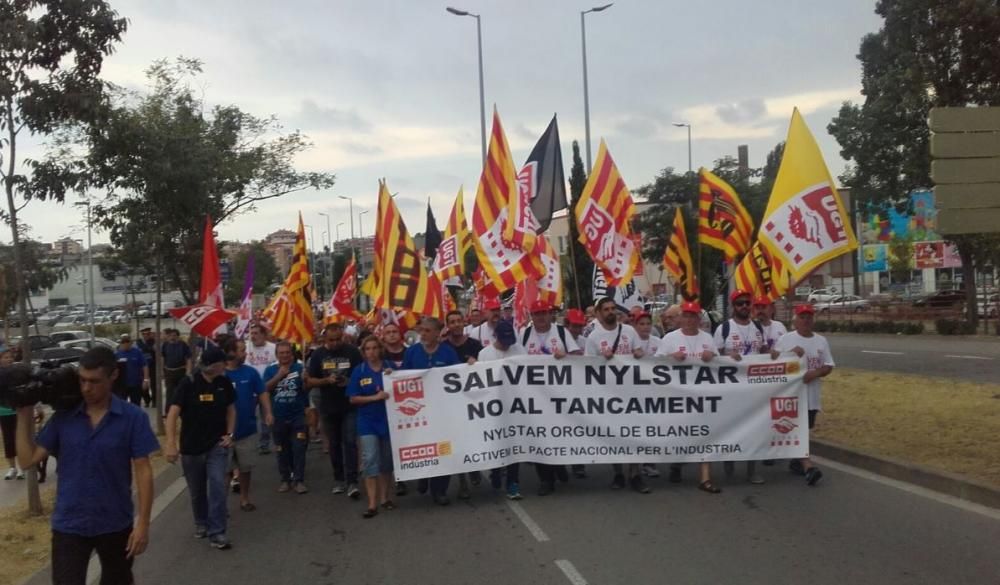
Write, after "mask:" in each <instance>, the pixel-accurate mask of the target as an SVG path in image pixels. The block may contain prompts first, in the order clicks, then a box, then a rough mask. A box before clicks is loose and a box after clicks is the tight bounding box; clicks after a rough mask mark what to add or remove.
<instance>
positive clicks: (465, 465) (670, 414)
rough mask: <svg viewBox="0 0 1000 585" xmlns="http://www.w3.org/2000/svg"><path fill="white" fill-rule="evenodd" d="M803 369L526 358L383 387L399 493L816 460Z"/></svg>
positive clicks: (414, 375)
mask: <svg viewBox="0 0 1000 585" xmlns="http://www.w3.org/2000/svg"><path fill="white" fill-rule="evenodd" d="M804 366H805V364H804V363H803V362H802V361H800V360H799V358H798V357H797V356H795V355H794V354H787V355H783V356H781V357H779V359H778V360H776V361H772V360H771V359H770V357H769V356H766V355H763V356H746V357H744V358H743V360H742V361H739V362H737V361H733V360H732V359H730V358H727V357H723V358H716V359H714V360H712V361H711V362H708V363H706V362H702V361H691V360H688V361H685V362H678V361H675V360H674V359H672V358H659V357H657V358H644V359H641V360H636V359H633V358H631V357H622V356H616V357H614V358H612V359H611V360H606V359H604V358H599V357H580V356H567V357H566V358H564V359H561V360H554V359H553V358H552V357H551V356H524V357H516V358H508V359H505V360H500V361H491V362H479V363H476V364H473V365H471V366H470V365H461V366H451V367H448V368H434V369H430V370H410V371H395V372H393V373H392V374H390V375H387V376H386V377H385V386H386V389H387V391H388V392H389V394H390V397H389V399H388V401H387V402H386V408H387V410H388V413H389V428H390V432H391V435H392V437H391V438H392V450H393V463H394V464H395V472H396V478H397V479H398V480H400V481H405V480H410V479H418V478H423V477H434V476H438V475H450V474H453V473H464V472H469V471H475V470H485V469H493V468H497V467H502V466H504V465H507V464H510V463H516V462H538V463H548V464H570V463H654V462H675V461H676V462H698V461H743V460H757V459H792V458H800V457H805V456H807V455H808V451H809V430H808V416H807V409H808V406H807V404H806V397H805V396H806V394H805V385H804V384H803V383H802V376H803V374H804V372H805V367H804Z"/></svg>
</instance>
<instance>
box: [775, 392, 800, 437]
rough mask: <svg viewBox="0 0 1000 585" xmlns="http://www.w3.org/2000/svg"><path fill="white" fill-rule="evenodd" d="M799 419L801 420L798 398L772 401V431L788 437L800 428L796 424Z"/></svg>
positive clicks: (782, 398)
mask: <svg viewBox="0 0 1000 585" xmlns="http://www.w3.org/2000/svg"><path fill="white" fill-rule="evenodd" d="M797 418H799V398H798V396H782V397H779V398H772V399H771V421H772V424H771V428H772V429H774V430H776V431H778V432H779V433H781V434H783V435H787V434H788V433H790V432H792V431H793V430H795V429H796V428H797V427H798V426H799V425H798V423H796V422H795V419H797Z"/></svg>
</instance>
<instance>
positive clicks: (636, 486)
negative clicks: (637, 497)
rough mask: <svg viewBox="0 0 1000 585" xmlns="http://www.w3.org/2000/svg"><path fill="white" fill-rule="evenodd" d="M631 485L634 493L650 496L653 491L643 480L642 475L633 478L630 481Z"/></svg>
mask: <svg viewBox="0 0 1000 585" xmlns="http://www.w3.org/2000/svg"><path fill="white" fill-rule="evenodd" d="M629 484H630V485H631V486H632V491H634V492H639V493H640V494H648V493H650V492H651V491H653V490H651V489H649V486H648V485H646V481H645V480H644V479H642V476H641V475H636V476H635V477H633V478H632V479H631V480H629Z"/></svg>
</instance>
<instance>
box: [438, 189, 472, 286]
mask: <svg viewBox="0 0 1000 585" xmlns="http://www.w3.org/2000/svg"><path fill="white" fill-rule="evenodd" d="M464 197H465V195H464V193H463V191H462V189H461V188H459V190H458V196H456V197H455V204H454V205H453V206H452V208H451V215H449V216H448V225H447V227H445V228H444V235H443V236H442V239H441V245H439V246H438V249H437V255H435V256H434V265H433V267H432V269H433V272H434V274H436V275H437V277H438V278H439V279H440V280H441V282H442V283H446V282H447V281H448V279H450V278H454V277H456V276H458V277H461V276H462V273H463V272H465V271H464V270H463V268H464V266H463V263H464V262H465V253H466V252H467V251H468V250H469V245H470V244H471V243H472V236H471V235H470V234H469V226H468V224H467V223H466V222H465V203H464V201H463V199H464Z"/></svg>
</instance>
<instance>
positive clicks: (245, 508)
mask: <svg viewBox="0 0 1000 585" xmlns="http://www.w3.org/2000/svg"><path fill="white" fill-rule="evenodd" d="M256 509H257V506H254V505H253V504H251V503H250V502H247V503H245V504H240V510H242V511H244V512H253V511H254V510H256Z"/></svg>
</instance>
